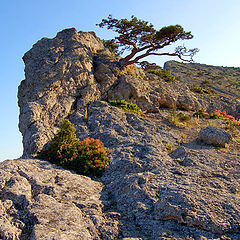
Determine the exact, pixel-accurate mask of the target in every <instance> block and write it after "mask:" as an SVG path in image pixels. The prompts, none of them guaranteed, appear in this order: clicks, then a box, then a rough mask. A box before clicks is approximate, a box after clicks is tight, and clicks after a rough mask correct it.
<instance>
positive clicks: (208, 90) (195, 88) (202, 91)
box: [191, 84, 216, 94]
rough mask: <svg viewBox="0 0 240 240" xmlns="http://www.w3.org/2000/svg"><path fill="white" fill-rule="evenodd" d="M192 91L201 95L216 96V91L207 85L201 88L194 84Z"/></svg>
mask: <svg viewBox="0 0 240 240" xmlns="http://www.w3.org/2000/svg"><path fill="white" fill-rule="evenodd" d="M191 91H192V92H195V93H199V94H215V93H216V91H215V90H213V89H211V88H210V87H208V86H205V85H202V86H199V85H198V84H194V85H193V87H192V88H191Z"/></svg>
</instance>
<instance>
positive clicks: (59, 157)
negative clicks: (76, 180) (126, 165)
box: [37, 119, 110, 177]
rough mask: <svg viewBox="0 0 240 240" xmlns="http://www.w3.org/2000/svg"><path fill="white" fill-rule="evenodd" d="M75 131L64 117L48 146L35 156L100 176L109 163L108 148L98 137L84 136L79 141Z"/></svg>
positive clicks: (78, 171) (76, 170)
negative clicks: (84, 137)
mask: <svg viewBox="0 0 240 240" xmlns="http://www.w3.org/2000/svg"><path fill="white" fill-rule="evenodd" d="M75 132H76V129H75V128H74V126H73V124H72V123H71V122H70V121H69V120H68V119H65V120H64V121H63V123H62V126H61V128H60V130H59V132H58V133H57V134H56V135H55V137H54V138H53V139H52V141H51V142H50V145H49V148H48V149H47V150H45V151H41V152H40V153H39V154H38V156H37V157H38V158H40V159H44V160H48V161H50V162H52V163H55V164H57V165H60V166H62V167H64V168H66V169H70V170H74V171H75V172H76V173H78V174H83V175H86V176H93V177H101V176H102V173H103V171H104V170H105V169H106V168H107V167H108V165H109V163H110V159H109V157H108V154H109V150H108V149H106V148H105V147H104V145H103V143H102V142H101V141H100V140H99V139H93V138H86V139H84V140H83V141H80V140H79V139H78V138H77V137H76V134H75Z"/></svg>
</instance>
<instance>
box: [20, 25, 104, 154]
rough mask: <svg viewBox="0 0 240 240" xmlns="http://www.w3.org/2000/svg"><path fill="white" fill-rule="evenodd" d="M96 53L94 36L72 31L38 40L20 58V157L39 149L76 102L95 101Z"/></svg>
mask: <svg viewBox="0 0 240 240" xmlns="http://www.w3.org/2000/svg"><path fill="white" fill-rule="evenodd" d="M100 49H103V44H102V42H101V41H100V39H99V38H98V37H96V36H95V34H94V33H84V32H79V33H78V32H77V31H76V29H74V28H72V29H66V30H63V31H62V32H59V33H58V34H57V36H56V37H55V38H53V39H47V38H43V39H41V40H40V41H38V42H37V43H36V44H35V45H34V46H33V48H32V49H31V50H30V51H28V52H27V53H26V54H25V55H24V57H23V60H24V63H25V76H26V78H25V80H23V81H22V82H21V84H20V86H19V91H18V100H19V101H18V104H19V107H20V119H19V129H20V131H21V133H22V135H23V146H24V154H23V155H24V156H29V155H31V154H32V153H36V152H38V151H39V150H41V149H42V147H43V146H44V145H45V144H46V143H47V142H48V141H49V140H50V138H51V137H52V136H53V134H54V133H56V130H57V127H58V126H59V123H60V122H61V121H62V119H63V118H65V117H67V116H68V114H69V113H70V111H71V110H72V109H73V108H74V107H75V105H74V104H76V101H77V99H79V98H81V99H80V100H79V101H78V104H80V105H84V104H86V103H88V101H89V100H90V99H91V100H94V99H95V98H97V97H98V95H99V93H98V91H97V88H96V83H95V81H94V75H93V54H94V53H95V52H97V51H98V50H100Z"/></svg>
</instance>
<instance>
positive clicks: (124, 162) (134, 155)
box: [0, 29, 240, 240]
mask: <svg viewBox="0 0 240 240" xmlns="http://www.w3.org/2000/svg"><path fill="white" fill-rule="evenodd" d="M23 60H24V63H25V80H23V81H22V82H21V84H20V86H19V91H18V104H19V107H20V117H19V118H20V119H19V129H20V131H21V133H22V135H23V146H24V152H23V158H26V159H19V160H13V161H5V162H3V163H0V171H1V174H0V187H1V194H0V211H1V214H0V236H1V238H3V239H24V240H25V239H37V240H38V239H39V240H40V239H59V240H60V239H61V240H62V239H63V240H64V239H90V240H91V239H94V240H95V239H104V240H105V239H111V240H113V239H125V240H173V239H174V240H185V239H188V240H195V239H197V240H198V239H199V240H206V239H209V240H210V239H221V240H238V239H240V204H239V203H240V195H239V192H240V181H239V179H240V162H239V156H240V155H239V148H234V147H232V146H231V144H232V142H230V143H229V144H230V145H229V151H227V152H219V150H218V149H217V148H215V147H213V146H212V145H205V144H204V143H202V142H200V141H198V140H197V138H198V137H199V133H198V131H197V130H196V129H195V128H194V127H196V126H190V124H189V126H187V128H183V127H178V126H177V125H174V124H171V123H170V122H169V121H168V117H169V116H170V115H171V111H170V110H169V108H176V109H177V111H178V110H179V109H180V110H181V111H182V112H183V111H184V113H186V114H190V115H191V114H193V112H192V113H191V111H196V110H198V109H200V108H202V109H204V110H206V111H207V110H213V109H220V110H223V108H224V109H229V111H230V113H232V114H235V113H236V109H237V108H236V99H234V98H233V97H232V95H231V96H228V95H226V94H225V93H224V94H225V95H223V96H221V94H215V95H213V94H208V95H207V94H206V95H203V94H200V93H196V92H194V91H192V90H191V82H190V83H187V82H184V80H183V81H176V82H166V81H165V80H164V79H162V78H161V77H159V76H157V75H154V74H151V73H149V72H146V71H143V70H142V69H139V68H136V67H134V66H130V67H128V68H126V69H124V70H122V69H120V68H119V65H118V63H117V60H119V59H117V58H116V57H113V56H112V55H111V54H110V52H109V51H108V50H106V49H105V48H104V46H103V44H102V41H101V40H100V39H99V38H98V37H97V36H96V35H95V34H94V33H91V32H89V33H84V32H77V31H76V29H66V30H63V31H62V32H60V33H58V34H57V35H56V37H55V38H53V39H47V38H43V39H41V40H40V41H38V42H37V43H36V44H35V45H34V46H33V47H32V49H31V50H29V51H28V52H27V53H26V54H25V55H24V57H23ZM172 64H173V65H171V64H170V65H171V66H175V63H172ZM170 65H169V64H167V65H166V67H167V66H168V67H170ZM184 66H185V65H184ZM194 66H195V65H194ZM175 69H176V70H177V68H175ZM215 90H216V91H217V89H215ZM121 99H125V100H126V101H128V102H133V103H136V104H137V105H138V106H139V107H140V108H141V109H142V111H143V112H144V115H142V116H138V115H136V114H132V113H129V112H124V111H122V110H121V109H119V108H116V107H113V106H111V105H110V104H109V103H108V102H109V101H110V100H121ZM167 108H168V109H167ZM191 116H192V115H191ZM64 118H68V119H70V121H71V122H72V123H73V124H74V126H75V128H76V130H77V131H76V133H77V137H78V138H79V139H81V140H83V139H84V138H86V137H93V138H99V139H100V140H101V141H102V142H103V143H104V145H105V146H106V147H108V148H109V149H110V150H111V155H110V158H111V164H110V166H109V168H108V169H107V171H106V172H105V173H104V175H103V177H102V178H101V179H98V181H96V180H93V179H90V178H88V177H84V176H80V175H76V174H74V173H72V172H70V171H67V170H63V169H61V168H59V167H56V166H55V165H52V164H50V163H48V162H45V161H40V160H37V159H32V157H34V156H36V153H37V152H39V151H40V150H42V149H44V148H46V147H47V145H48V143H49V141H50V140H51V138H52V137H53V136H54V134H55V133H56V132H57V130H58V129H59V126H60V123H61V122H62V120H63V119H64ZM198 121H199V122H201V121H202V120H200V119H198ZM203 121H205V120H203ZM206 121H208V120H206ZM209 121H212V120H209ZM214 121H215V122H213V123H214V124H217V123H218V121H221V120H217V119H216V120H214ZM195 125H196V124H195ZM222 125H223V124H222ZM223 126H224V125H223ZM233 138H234V136H233ZM232 140H233V139H232ZM229 141H230V139H229ZM169 149H170V150H171V151H169Z"/></svg>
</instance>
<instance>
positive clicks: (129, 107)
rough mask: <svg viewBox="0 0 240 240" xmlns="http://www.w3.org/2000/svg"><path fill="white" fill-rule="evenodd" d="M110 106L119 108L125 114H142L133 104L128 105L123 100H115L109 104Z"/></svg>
mask: <svg viewBox="0 0 240 240" xmlns="http://www.w3.org/2000/svg"><path fill="white" fill-rule="evenodd" d="M109 103H110V104H111V105H112V106H114V107H118V108H121V109H122V110H124V111H126V112H131V113H136V114H138V115H141V114H142V111H141V109H140V108H139V107H138V106H137V105H136V104H134V103H129V102H127V101H125V100H124V99H123V100H115V101H110V102H109Z"/></svg>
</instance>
